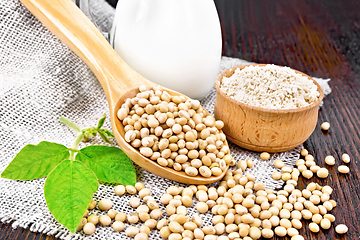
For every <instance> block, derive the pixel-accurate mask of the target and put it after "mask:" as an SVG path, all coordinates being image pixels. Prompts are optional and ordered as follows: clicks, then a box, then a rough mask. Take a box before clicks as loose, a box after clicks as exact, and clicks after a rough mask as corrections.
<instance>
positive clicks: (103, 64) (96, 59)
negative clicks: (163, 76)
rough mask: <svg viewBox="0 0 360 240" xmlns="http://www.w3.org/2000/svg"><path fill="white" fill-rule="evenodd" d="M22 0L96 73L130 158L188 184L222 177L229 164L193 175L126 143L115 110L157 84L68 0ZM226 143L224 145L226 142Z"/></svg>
mask: <svg viewBox="0 0 360 240" xmlns="http://www.w3.org/2000/svg"><path fill="white" fill-rule="evenodd" d="M21 2H22V3H23V4H24V5H25V6H26V7H27V9H28V10H29V11H30V12H32V14H33V15H34V16H35V17H36V18H38V19H39V20H40V21H41V22H42V23H43V24H44V25H45V26H46V27H47V28H48V29H49V30H50V31H51V32H52V33H53V34H54V35H55V36H57V37H58V38H59V39H60V40H61V41H62V42H63V43H65V44H66V45H67V46H68V47H69V48H70V49H71V50H72V51H73V52H74V53H75V54H76V55H78V56H79V57H80V58H81V59H82V60H83V61H84V62H85V63H86V64H87V65H88V67H89V68H90V69H91V70H92V71H93V73H94V74H95V75H96V77H97V79H98V80H99V82H100V84H101V86H102V88H103V89H104V92H105V94H106V98H107V100H108V103H109V110H110V119H111V124H112V130H113V133H114V135H115V138H116V140H117V142H118V144H119V146H120V147H121V149H122V150H123V151H124V152H125V153H126V155H127V156H128V157H129V158H130V159H131V160H132V161H133V162H135V163H136V164H138V165H139V166H140V167H142V168H144V169H146V170H147V171H149V172H152V173H154V174H156V175H158V176H161V177H164V178H168V179H171V180H174V181H177V182H182V183H188V184H209V183H213V182H216V181H219V180H221V179H222V178H223V177H224V175H225V173H226V170H227V168H228V166H227V168H226V170H225V171H223V172H222V174H221V175H219V176H212V177H209V178H205V177H202V176H195V177H192V176H188V175H187V174H186V173H185V172H184V171H175V170H174V169H172V168H169V167H162V166H160V165H159V164H157V162H154V161H152V160H150V159H149V158H147V157H144V156H143V155H141V154H140V152H139V151H138V150H137V149H135V148H133V147H132V146H131V145H130V144H128V143H127V142H126V141H125V139H124V136H125V130H124V126H123V124H122V123H121V121H120V120H119V119H118V118H117V111H118V110H119V108H120V107H121V105H122V104H123V103H124V101H125V99H127V98H131V97H134V96H135V95H136V94H137V93H138V89H139V87H140V86H141V85H145V86H149V87H154V86H157V85H156V84H155V83H153V82H151V81H149V80H147V79H145V78H144V77H142V76H141V75H140V74H138V73H137V72H135V71H134V70H133V69H132V68H131V67H130V66H129V65H127V64H126V63H125V62H124V61H123V60H122V59H121V58H120V56H119V55H118V54H117V53H116V52H115V50H113V48H112V47H111V46H110V44H109V43H108V42H107V41H106V39H105V38H104V37H103V35H102V34H101V33H100V32H99V31H98V29H97V28H96V27H95V26H94V25H93V24H92V23H91V21H90V20H89V19H88V18H87V17H86V16H85V15H84V14H83V13H82V11H81V10H80V9H79V8H78V7H77V6H76V5H75V4H74V3H73V2H72V1H71V0H57V1H51V0H21ZM163 89H164V90H166V91H168V93H169V94H170V95H172V96H174V95H177V96H178V95H183V94H180V93H178V92H175V91H172V90H169V89H166V88H163ZM185 97H186V96H185ZM186 98H188V97H186ZM225 144H226V145H227V142H225Z"/></svg>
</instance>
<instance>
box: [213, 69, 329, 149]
mask: <svg viewBox="0 0 360 240" xmlns="http://www.w3.org/2000/svg"><path fill="white" fill-rule="evenodd" d="M257 65H258V66H265V65H266V64H257ZM247 66H249V65H244V66H237V67H234V68H230V69H227V70H225V71H224V72H222V73H221V74H220V75H219V76H218V77H217V79H216V82H215V86H216V91H217V96H216V101H215V109H214V112H215V118H216V119H220V120H222V121H223V122H224V124H225V126H224V128H223V131H224V133H225V134H226V136H227V139H228V140H230V141H232V142H233V143H235V144H237V145H239V146H240V147H243V148H246V149H249V150H252V151H256V152H263V151H266V152H283V151H287V150H290V149H293V148H295V147H296V146H298V145H300V144H302V143H303V142H305V141H306V139H308V138H309V136H310V135H311V134H312V132H313V131H314V129H315V127H316V123H317V119H318V109H319V104H320V102H321V101H322V99H323V97H324V93H323V91H322V89H321V87H320V85H319V84H318V83H317V82H316V81H315V80H314V79H312V78H311V77H309V76H308V75H306V74H304V73H302V72H299V71H296V70H295V72H296V73H299V74H301V75H303V76H306V77H308V78H309V79H311V80H312V81H313V82H314V83H315V84H316V86H317V87H318V91H319V93H320V96H319V98H318V99H317V100H316V101H315V102H313V103H312V104H310V105H308V106H306V107H302V108H296V109H266V108H260V107H254V106H250V105H248V104H245V103H242V102H239V101H236V100H235V99H232V98H230V97H229V96H227V95H226V94H225V93H224V92H223V91H221V90H220V84H221V81H222V79H223V77H224V76H225V77H230V76H231V75H233V74H234V72H235V70H236V69H237V68H239V69H244V68H245V67H247Z"/></svg>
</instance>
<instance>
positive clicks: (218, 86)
mask: <svg viewBox="0 0 360 240" xmlns="http://www.w3.org/2000/svg"><path fill="white" fill-rule="evenodd" d="M266 65H269V64H247V65H239V66H235V67H232V68H228V69H226V70H225V71H223V72H221V73H220V74H219V75H218V76H217V78H216V81H215V88H216V91H217V93H218V94H220V95H221V96H222V97H224V98H225V99H227V100H229V101H230V102H232V103H234V104H237V105H240V106H242V107H246V108H250V109H252V110H256V111H259V112H266V113H278V114H279V113H296V112H302V111H306V110H309V109H312V108H314V107H317V106H319V104H320V103H321V101H322V100H323V98H324V92H323V90H322V88H321V86H320V85H319V84H318V83H317V82H316V81H315V80H314V79H313V78H312V77H310V76H309V75H307V74H305V73H303V72H300V71H298V70H296V69H293V68H290V67H289V68H290V69H292V70H294V71H295V72H296V73H299V74H301V75H303V76H306V77H308V78H309V79H310V80H311V81H313V83H314V84H315V85H316V86H317V88H318V89H317V90H318V92H319V93H320V96H319V97H318V99H317V100H316V101H315V102H313V103H311V104H309V105H308V106H306V107H301V108H290V109H268V108H262V107H256V106H252V105H249V104H246V103H243V102H240V101H237V100H235V99H233V98H231V97H229V96H228V95H227V94H226V93H225V92H223V91H222V90H221V89H220V84H221V81H222V79H223V78H224V76H225V74H226V73H227V72H229V71H235V70H236V69H238V68H239V69H240V70H243V69H244V68H245V67H248V66H261V67H263V66H266ZM272 65H274V66H278V67H284V66H279V65H275V64H272Z"/></svg>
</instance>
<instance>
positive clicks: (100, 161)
mask: <svg viewBox="0 0 360 240" xmlns="http://www.w3.org/2000/svg"><path fill="white" fill-rule="evenodd" d="M76 160H78V161H80V162H82V163H84V164H85V165H86V166H87V167H88V168H90V169H91V170H93V171H94V173H95V174H96V176H97V178H98V179H99V180H100V181H103V182H109V183H119V184H123V185H135V183H136V173H135V169H134V166H133V165H132V162H131V160H130V159H129V158H128V157H127V156H126V155H125V153H124V152H123V151H122V150H121V149H119V148H116V147H108V146H100V145H98V146H88V147H85V148H83V149H81V150H80V152H78V154H77V155H76Z"/></svg>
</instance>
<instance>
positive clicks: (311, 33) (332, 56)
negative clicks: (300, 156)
mask: <svg viewBox="0 0 360 240" xmlns="http://www.w3.org/2000/svg"><path fill="white" fill-rule="evenodd" d="M113 2H115V1H113ZM215 3H216V5H217V8H218V12H219V17H220V21H221V28H222V33H223V52H222V53H223V55H224V56H229V57H237V58H242V59H245V60H248V61H253V62H257V63H273V64H277V65H285V66H289V67H291V68H294V69H297V70H299V71H302V72H304V73H306V74H308V75H310V76H314V77H320V78H330V79H331V81H330V86H331V88H332V93H331V94H330V95H329V96H327V97H326V98H325V100H324V106H323V107H322V108H321V110H320V112H319V121H318V126H317V128H316V129H315V132H314V133H313V134H312V135H311V137H310V138H309V139H308V140H307V141H306V142H305V144H304V145H305V148H307V149H308V150H309V152H310V153H311V154H313V155H314V156H315V158H316V161H317V163H318V165H320V166H325V163H324V158H325V157H326V156H327V155H333V156H335V157H336V159H340V157H341V155H342V153H345V152H346V153H348V154H349V155H350V156H351V159H352V160H351V162H350V163H349V164H348V165H349V167H350V169H351V171H350V173H349V174H347V175H342V174H339V173H338V172H337V166H338V165H339V164H340V161H337V163H336V165H335V166H333V167H328V166H327V168H328V169H329V171H330V176H329V177H328V178H327V179H325V180H319V179H317V178H316V177H314V178H312V179H311V181H315V182H318V183H319V184H321V185H330V186H331V187H333V188H334V192H333V194H332V197H333V198H334V199H336V201H337V203H338V206H337V207H336V208H335V209H334V210H333V211H332V213H333V214H334V215H335V216H336V221H335V224H338V223H345V224H347V226H348V227H349V232H348V233H347V234H346V235H344V236H341V235H338V234H335V231H334V228H331V229H330V230H326V231H323V230H321V231H320V232H319V233H317V234H312V233H310V231H309V229H308V227H305V228H304V229H302V230H301V231H300V233H301V234H302V235H303V236H304V237H305V239H324V240H325V239H350V240H357V239H360V233H359V229H360V190H359V188H360V183H359V172H360V168H359V167H358V166H359V165H360V161H359V158H360V153H359V149H360V124H359V122H360V119H359V115H360V109H359V106H360V100H359V99H360V78H359V77H360V3H359V2H358V1H356V0H353V1H340V0H337V1H334V0H331V1H329V0H318V1H312V0H305V1H288V0H279V1H265V0H264V1H260V0H242V1H239V0H215ZM323 121H328V122H330V124H331V128H330V130H329V131H328V132H327V133H325V132H322V131H321V130H320V124H321V123H322V122H323ZM300 179H301V180H300V181H299V185H300V186H304V185H306V184H308V182H309V181H304V180H302V178H300ZM305 225H307V224H305ZM0 239H11V240H15V239H19V240H20V239H21V240H23V239H26V240H30V239H37V240H45V239H47V240H50V239H55V238H53V237H51V236H50V237H49V236H46V235H43V234H36V233H32V232H30V231H29V230H28V229H22V228H17V229H12V228H11V225H10V224H1V223H0ZM274 239H289V238H274Z"/></svg>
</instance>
